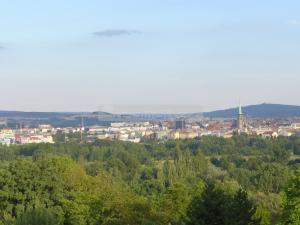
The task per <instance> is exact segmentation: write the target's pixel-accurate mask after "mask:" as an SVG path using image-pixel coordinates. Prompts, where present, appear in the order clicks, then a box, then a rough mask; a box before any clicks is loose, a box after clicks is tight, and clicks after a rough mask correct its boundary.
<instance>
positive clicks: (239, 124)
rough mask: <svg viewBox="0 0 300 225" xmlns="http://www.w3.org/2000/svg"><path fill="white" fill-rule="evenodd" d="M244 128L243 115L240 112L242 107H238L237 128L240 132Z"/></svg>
mask: <svg viewBox="0 0 300 225" xmlns="http://www.w3.org/2000/svg"><path fill="white" fill-rule="evenodd" d="M244 127H245V121H244V114H243V111H242V106H241V105H240V106H239V113H238V115H237V128H238V129H239V130H242V129H243V128H244Z"/></svg>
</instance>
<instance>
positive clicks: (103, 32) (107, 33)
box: [94, 29, 141, 37]
mask: <svg viewBox="0 0 300 225" xmlns="http://www.w3.org/2000/svg"><path fill="white" fill-rule="evenodd" d="M139 33H141V31H138V30H126V29H111V30H101V31H97V32H94V35H95V36H98V37H114V36H124V35H133V34H139Z"/></svg>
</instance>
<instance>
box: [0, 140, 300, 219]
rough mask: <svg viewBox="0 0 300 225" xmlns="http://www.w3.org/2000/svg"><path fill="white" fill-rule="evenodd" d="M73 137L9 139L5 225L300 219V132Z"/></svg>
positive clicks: (0, 174) (0, 200) (2, 151)
mask: <svg viewBox="0 0 300 225" xmlns="http://www.w3.org/2000/svg"><path fill="white" fill-rule="evenodd" d="M69 140H70V142H68V143H63V141H62V139H61V138H60V137H59V136H57V137H56V142H57V143H56V144H37V145H15V146H10V147H7V146H0V160H1V162H0V224H3V225H4V224H5V225H7V224H11V225H15V224H18V225H19V224H31V225H41V224H45V225H47V224H49V225H62V224H65V225H73V224H74V225H84V224H86V225H102V224H103V225H126V224H128V225H160V224H161V225H169V224H172V225H223V224H224V225H247V224H251V225H252V224H253V225H256V224H257V225H259V224H260V225H268V224H280V225H283V224H284V225H287V224H292V225H299V224H300V169H299V165H300V138H296V137H290V138H284V137H280V138H277V139H268V138H262V137H259V136H247V135H234V136H233V138H231V139H224V138H218V137H203V138H201V139H193V140H177V141H167V142H161V143H160V142H154V141H144V142H142V143H139V144H134V143H128V142H120V141H106V140H105V141H104V140H102V141H96V142H94V143H84V144H81V143H79V140H78V137H77V138H76V135H74V136H73V138H69Z"/></svg>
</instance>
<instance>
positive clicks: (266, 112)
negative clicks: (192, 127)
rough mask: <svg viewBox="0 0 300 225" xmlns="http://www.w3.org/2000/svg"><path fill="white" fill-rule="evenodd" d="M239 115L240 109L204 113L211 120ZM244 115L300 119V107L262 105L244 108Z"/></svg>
mask: <svg viewBox="0 0 300 225" xmlns="http://www.w3.org/2000/svg"><path fill="white" fill-rule="evenodd" d="M237 113H238V108H231V109H225V110H218V111H213V112H206V113H203V115H204V117H211V118H234V117H236V115H237ZM243 113H244V114H245V115H246V116H248V117H255V118H267V117H272V118H276V117H285V118H287V117H300V106H294V105H281V104H267V103H264V104H260V105H250V106H245V107H243Z"/></svg>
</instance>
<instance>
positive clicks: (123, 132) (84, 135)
mask: <svg viewBox="0 0 300 225" xmlns="http://www.w3.org/2000/svg"><path fill="white" fill-rule="evenodd" d="M57 132H61V133H62V134H64V137H65V141H66V142H67V141H69V140H68V134H70V133H73V134H74V133H77V134H78V133H80V138H81V141H83V142H91V141H94V140H96V139H102V140H103V139H109V140H121V141H129V142H135V143H137V142H140V141H141V140H147V139H148V140H150V139H151V140H170V139H193V138H198V137H202V136H218V137H224V138H230V137H232V136H233V135H234V133H238V134H241V133H247V134H253V135H261V136H263V137H273V138H276V137H278V136H292V135H297V136H300V119H299V118H293V119H284V118H282V119H253V118H252V119H251V118H245V116H244V114H243V112H242V107H239V111H238V113H237V118H236V119H214V120H213V119H205V118H202V119H197V120H189V119H185V118H178V119H177V120H172V121H160V122H157V121H154V122H120V123H111V125H110V126H90V127H84V126H83V125H81V126H79V127H66V128H54V127H52V126H50V125H40V126H39V127H37V128H22V129H16V130H13V129H8V128H5V129H2V130H0V144H4V145H11V144H30V143H54V140H53V137H54V135H56V134H57Z"/></svg>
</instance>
